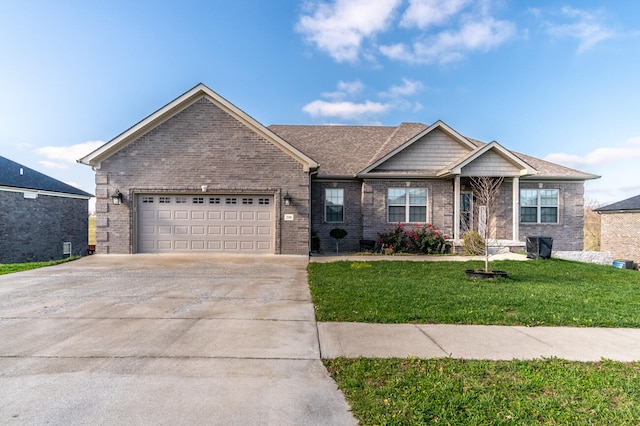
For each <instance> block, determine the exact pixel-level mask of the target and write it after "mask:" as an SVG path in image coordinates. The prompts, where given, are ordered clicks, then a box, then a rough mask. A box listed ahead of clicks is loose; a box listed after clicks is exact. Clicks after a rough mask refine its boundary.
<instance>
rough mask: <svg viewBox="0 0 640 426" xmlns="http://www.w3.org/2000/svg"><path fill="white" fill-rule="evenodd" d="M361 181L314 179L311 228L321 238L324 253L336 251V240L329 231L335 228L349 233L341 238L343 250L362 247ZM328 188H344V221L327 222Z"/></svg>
mask: <svg viewBox="0 0 640 426" xmlns="http://www.w3.org/2000/svg"><path fill="white" fill-rule="evenodd" d="M361 186H362V183H361V182H360V181H332V182H327V181H314V182H313V186H312V190H311V196H312V200H311V206H312V207H311V209H312V210H311V215H312V218H313V222H312V224H311V229H312V230H313V231H314V232H315V233H316V234H317V236H318V238H319V239H320V244H321V251H322V252H323V253H334V252H335V251H336V240H335V239H334V238H332V237H331V236H330V235H329V233H330V232H331V230H332V229H334V228H342V229H345V230H346V231H347V232H348V235H347V236H346V237H345V238H343V239H342V240H340V251H341V252H354V251H358V249H359V248H360V240H361V239H362V208H361V206H362V204H361V191H360V189H361ZM326 188H342V189H344V203H345V205H344V222H342V223H326V222H325V220H324V194H325V189H326Z"/></svg>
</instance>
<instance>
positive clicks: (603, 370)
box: [324, 358, 640, 425]
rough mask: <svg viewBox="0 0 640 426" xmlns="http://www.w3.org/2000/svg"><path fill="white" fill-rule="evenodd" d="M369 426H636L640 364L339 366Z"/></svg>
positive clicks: (392, 362)
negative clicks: (500, 425) (511, 425)
mask: <svg viewBox="0 0 640 426" xmlns="http://www.w3.org/2000/svg"><path fill="white" fill-rule="evenodd" d="M324 363H325V366H326V367H327V369H328V370H329V373H330V374H331V376H332V377H333V378H334V379H335V380H336V382H337V383H338V386H339V387H340V389H341V390H342V391H343V392H344V394H345V396H346V397H347V400H348V401H349V403H350V404H351V407H352V409H353V412H354V414H355V416H356V417H357V418H358V420H359V421H360V423H361V424H362V425H427V424H433V425H436V424H442V425H493V424H514V425H532V424H535V425H605V424H606V425H637V424H638V423H639V422H640V386H638V383H639V381H640V363H632V364H624V363H619V362H611V361H603V362H599V363H580V362H570V361H563V360H558V359H547V360H540V361H510V362H506V361H501V362H495V361H460V360H454V359H450V358H445V359H430V360H419V359H362V358H361V359H344V358H341V359H335V360H325V361H324Z"/></svg>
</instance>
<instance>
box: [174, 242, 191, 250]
mask: <svg viewBox="0 0 640 426" xmlns="http://www.w3.org/2000/svg"><path fill="white" fill-rule="evenodd" d="M174 248H175V249H176V250H187V249H189V241H184V240H180V241H175V242H174Z"/></svg>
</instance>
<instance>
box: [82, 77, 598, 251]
mask: <svg viewBox="0 0 640 426" xmlns="http://www.w3.org/2000/svg"><path fill="white" fill-rule="evenodd" d="M79 162H81V163H83V164H87V165H90V166H93V168H94V169H95V170H96V196H97V204H96V212H97V215H98V218H97V236H96V237H97V252H98V253H139V252H151V253H161V252H172V251H221V252H232V253H238V252H247V253H277V254H307V253H308V252H309V250H310V240H311V238H310V236H311V233H312V232H314V233H316V234H317V235H318V236H319V238H320V241H321V244H322V249H323V250H324V251H330V250H333V249H334V248H335V242H334V241H333V240H332V239H331V238H330V237H329V232H330V231H331V229H333V228H344V229H346V230H347V231H348V232H349V234H348V236H347V238H345V239H344V240H343V241H342V242H341V243H340V247H341V250H343V251H355V250H357V249H358V247H359V240H361V239H375V238H376V236H377V233H378V232H381V231H383V230H385V229H387V228H388V227H389V226H393V225H394V224H395V223H397V222H399V221H400V222H416V223H431V224H433V225H435V226H437V227H438V228H439V229H440V230H442V232H444V233H445V234H447V235H448V236H449V237H450V238H451V239H452V240H454V242H459V241H460V239H461V237H462V235H461V234H462V230H461V229H460V218H462V217H463V216H464V217H467V218H469V215H470V214H471V213H472V211H473V208H472V205H473V195H472V194H471V192H470V178H471V177H473V176H503V177H504V178H505V183H504V185H503V196H502V197H501V202H502V203H503V204H504V205H505V207H506V211H507V213H505V214H504V215H503V216H502V217H500V218H498V220H497V222H498V224H499V226H498V230H497V234H496V235H495V238H498V239H501V240H506V241H507V243H508V245H510V246H521V247H523V248H524V239H525V237H526V236H529V235H536V236H538V235H544V236H551V237H553V238H554V248H556V249H560V250H581V249H582V244H583V242H582V240H583V234H582V233H583V191H584V181H585V180H588V179H595V178H597V176H595V175H591V174H588V173H583V172H579V171H576V170H573V169H569V168H566V167H562V166H559V165H557V164H553V163H549V162H546V161H543V160H540V159H537V158H533V157H529V156H526V155H523V154H518V153H515V152H511V151H509V150H507V149H506V148H504V147H503V146H501V145H500V144H498V143H497V142H491V143H489V144H486V143H482V142H479V141H476V140H474V139H470V138H467V137H464V136H462V135H460V134H459V133H458V132H456V131H455V130H454V129H452V128H451V127H449V126H448V125H446V124H445V123H443V122H441V121H438V122H436V123H434V124H432V125H425V124H421V123H402V124H400V125H399V126H289V125H272V126H269V127H265V126H263V125H262V124H260V123H259V122H257V121H256V120H254V119H253V118H251V117H250V116H248V115H247V114H246V113H245V112H243V111H241V110H240V109H238V108H237V107H236V106H235V105H233V104H231V103H230V102H228V101H227V100H226V99H224V98H222V97H221V96H220V95H218V94H217V93H215V92H213V91H212V90H211V89H209V88H208V87H206V86H204V85H202V84H200V85H198V86H196V87H194V88H193V89H191V90H190V91H188V92H187V93H185V94H184V95H182V96H180V97H179V98H177V99H175V100H174V101H172V102H171V103H169V104H167V105H166V106H164V107H163V108H161V109H159V110H158V111H156V112H155V113H153V114H152V115H150V116H149V117H147V118H145V119H144V120H142V121H141V122H139V123H138V124H136V125H134V126H133V127H131V128H130V129H128V130H127V131H125V132H124V133H122V134H121V135H119V136H117V137H116V138H114V139H113V140H111V141H110V142H108V143H106V144H105V145H103V146H102V147H100V148H99V149H98V150H96V151H94V152H92V153H91V154H89V155H87V156H86V157H84V158H82V159H80V160H79ZM115 194H122V195H123V197H122V201H121V203H120V204H114V202H113V201H112V197H113V196H114V195H115ZM115 201H116V202H119V201H120V200H119V199H116V200H115ZM521 204H522V205H521ZM454 218H458V219H455V220H454ZM471 222H472V223H473V221H471Z"/></svg>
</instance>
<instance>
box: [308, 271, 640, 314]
mask: <svg viewBox="0 0 640 426" xmlns="http://www.w3.org/2000/svg"><path fill="white" fill-rule="evenodd" d="M482 267H483V264H482V262H478V261H474V262H450V261H442V262H411V261H372V262H366V261H365V262H363V261H353V262H350V261H342V262H334V263H310V264H309V283H310V287H311V294H312V297H313V302H314V304H315V306H316V316H317V319H318V321H349V322H370V323H447V324H496V325H525V326H538V325H549V326H578V327H640V273H639V272H638V271H631V270H622V269H616V268H614V267H612V266H600V265H592V264H586V263H580V262H570V261H563V260H557V259H549V260H535V261H493V262H491V268H492V269H496V270H505V271H508V272H509V278H507V279H497V280H496V281H473V280H470V279H468V278H467V277H466V276H465V275H464V270H465V269H481V268H482Z"/></svg>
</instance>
